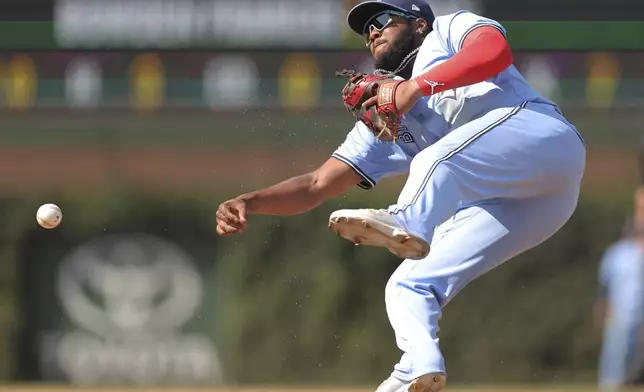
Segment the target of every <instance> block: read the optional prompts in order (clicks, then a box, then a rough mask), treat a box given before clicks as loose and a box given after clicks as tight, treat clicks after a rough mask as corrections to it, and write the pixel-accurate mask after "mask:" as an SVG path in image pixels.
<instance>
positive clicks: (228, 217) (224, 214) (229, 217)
mask: <svg viewBox="0 0 644 392" xmlns="http://www.w3.org/2000/svg"><path fill="white" fill-rule="evenodd" d="M217 217H218V218H219V219H221V220H224V221H227V222H230V223H237V222H239V219H238V218H237V215H235V213H233V211H231V208H230V206H229V205H223V206H222V207H220V208H219V210H217Z"/></svg>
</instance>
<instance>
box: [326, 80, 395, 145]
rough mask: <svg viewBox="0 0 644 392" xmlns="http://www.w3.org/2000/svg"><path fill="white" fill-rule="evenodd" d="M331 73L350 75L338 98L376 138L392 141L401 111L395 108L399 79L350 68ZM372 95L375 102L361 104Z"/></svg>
mask: <svg viewBox="0 0 644 392" xmlns="http://www.w3.org/2000/svg"><path fill="white" fill-rule="evenodd" d="M335 75H336V76H346V77H349V78H350V79H349V82H347V84H346V85H345V86H344V88H343V89H342V102H343V103H344V106H345V107H346V108H347V110H348V111H349V112H350V113H351V114H353V115H354V116H355V117H356V118H357V119H358V120H360V121H362V122H363V123H364V124H365V125H366V126H367V127H368V128H369V129H370V130H371V132H373V134H374V135H375V136H376V138H377V139H379V140H383V141H389V142H390V141H393V142H395V141H396V138H397V137H398V131H399V130H400V129H401V128H402V126H401V124H400V123H401V115H400V113H399V112H398V110H397V109H396V88H397V87H398V85H399V84H400V83H402V82H403V79H399V80H398V79H393V78H392V76H390V75H379V74H363V73H356V72H355V71H353V70H342V71H338V72H336V73H335ZM374 96H377V97H378V101H377V103H376V104H375V105H373V106H371V107H369V108H363V107H362V104H363V103H364V102H365V101H366V100H368V99H369V98H371V97H374Z"/></svg>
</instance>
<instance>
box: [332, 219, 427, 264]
mask: <svg viewBox="0 0 644 392" xmlns="http://www.w3.org/2000/svg"><path fill="white" fill-rule="evenodd" d="M329 228H330V229H331V230H333V231H334V232H335V233H336V234H337V235H338V236H340V237H342V238H344V239H347V240H349V241H351V242H353V243H354V244H356V245H370V246H381V247H384V248H387V249H389V251H390V252H391V253H393V254H395V255H396V256H398V257H400V258H403V259H412V260H419V259H422V258H424V257H425V256H427V254H428V253H429V244H428V243H427V242H425V241H424V240H423V239H421V238H419V237H416V236H414V235H411V234H409V233H407V232H406V231H405V229H403V228H402V227H401V226H400V225H399V224H398V222H396V219H394V217H393V216H391V214H390V213H389V212H388V211H385V210H374V209H358V210H338V211H335V212H334V213H332V214H331V216H330V217H329Z"/></svg>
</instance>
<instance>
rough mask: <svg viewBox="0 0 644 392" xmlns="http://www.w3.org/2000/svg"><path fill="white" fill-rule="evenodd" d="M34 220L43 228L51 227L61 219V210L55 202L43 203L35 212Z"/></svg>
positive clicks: (56, 224)
mask: <svg viewBox="0 0 644 392" xmlns="http://www.w3.org/2000/svg"><path fill="white" fill-rule="evenodd" d="M36 220H37V221H38V224H39V225H40V226H42V227H44V228H45V229H53V228H54V227H56V226H58V225H59V224H60V221H62V220H63V211H62V210H61V209H60V207H58V206H57V205H56V204H52V203H47V204H43V205H41V206H40V208H38V212H36Z"/></svg>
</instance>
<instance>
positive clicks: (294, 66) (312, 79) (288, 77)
mask: <svg viewBox="0 0 644 392" xmlns="http://www.w3.org/2000/svg"><path fill="white" fill-rule="evenodd" d="M321 85H322V80H321V78H320V71H319V68H318V64H317V62H316V61H315V59H314V58H313V57H312V56H310V55H308V54H302V53H298V54H294V55H290V56H288V57H286V59H285V60H284V62H283V63H282V67H281V69H280V72H279V96H280V101H281V103H282V105H284V106H285V107H286V108H288V109H296V110H302V109H310V108H312V107H314V106H315V105H316V104H317V103H318V99H319V96H320V88H321Z"/></svg>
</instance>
